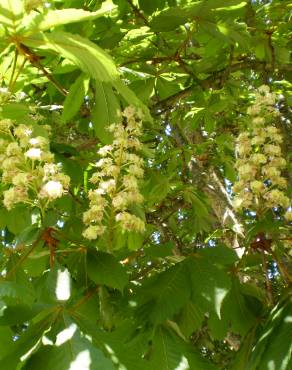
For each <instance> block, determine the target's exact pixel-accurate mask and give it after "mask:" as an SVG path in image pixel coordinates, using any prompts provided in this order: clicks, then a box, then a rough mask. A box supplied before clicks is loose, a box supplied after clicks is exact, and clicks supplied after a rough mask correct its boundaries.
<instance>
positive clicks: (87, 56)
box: [22, 31, 119, 82]
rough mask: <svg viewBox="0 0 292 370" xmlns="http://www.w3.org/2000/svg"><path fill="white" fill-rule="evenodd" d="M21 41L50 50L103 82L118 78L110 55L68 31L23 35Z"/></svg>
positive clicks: (33, 46) (30, 45)
mask: <svg viewBox="0 0 292 370" xmlns="http://www.w3.org/2000/svg"><path fill="white" fill-rule="evenodd" d="M22 43H23V44H24V45H26V46H28V47H32V48H37V49H40V50H51V51H53V52H56V53H57V54H59V55H61V56H62V57H64V58H67V59H69V60H71V61H72V62H73V63H74V64H76V65H77V66H78V67H79V68H80V69H81V70H82V71H83V72H85V73H87V74H88V75H89V76H90V77H92V78H94V79H96V80H99V81H105V82H112V81H115V80H118V79H119V73H118V71H117V69H116V66H115V64H114V62H113V60H112V59H111V57H110V56H109V55H108V54H107V53H106V52H105V51H104V50H102V49H101V48H100V47H98V46H97V45H96V44H94V43H93V42H91V41H89V40H87V39H85V38H83V37H81V36H78V35H73V34H71V33H69V32H60V31H58V32H57V31H55V32H52V33H49V34H44V33H38V34H35V35H31V36H29V37H25V38H23V40H22Z"/></svg>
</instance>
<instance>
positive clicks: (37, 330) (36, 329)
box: [0, 308, 58, 370]
mask: <svg viewBox="0 0 292 370" xmlns="http://www.w3.org/2000/svg"><path fill="white" fill-rule="evenodd" d="M57 314H58V313H57V310H56V309H55V308H50V309H47V310H44V311H42V313H41V314H39V315H38V316H36V317H35V318H34V319H33V320H32V322H31V325H30V326H29V328H28V329H27V330H26V331H25V332H24V333H23V334H21V335H20V337H17V338H15V340H14V343H13V345H10V346H9V347H7V349H6V350H5V352H3V356H1V357H0V369H5V370H16V369H17V368H19V364H20V362H21V358H22V356H24V355H26V354H27V353H28V352H29V351H31V350H32V349H33V348H34V346H35V345H36V344H37V343H38V341H39V339H40V338H41V336H42V335H43V334H44V332H45V330H47V329H48V328H49V327H50V326H51V323H52V322H53V321H54V319H55V318H56V315H57Z"/></svg>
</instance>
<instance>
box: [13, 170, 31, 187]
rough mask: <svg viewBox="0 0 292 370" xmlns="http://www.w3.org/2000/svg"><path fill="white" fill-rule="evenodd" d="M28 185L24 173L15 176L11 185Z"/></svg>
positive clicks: (26, 176)
mask: <svg viewBox="0 0 292 370" xmlns="http://www.w3.org/2000/svg"><path fill="white" fill-rule="evenodd" d="M27 183H28V174H27V173H25V172H19V173H18V174H17V175H15V176H14V177H13V179H12V184H13V185H16V186H18V185H22V186H23V185H24V186H25V185H27Z"/></svg>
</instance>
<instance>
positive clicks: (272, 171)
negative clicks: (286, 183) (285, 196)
mask: <svg viewBox="0 0 292 370" xmlns="http://www.w3.org/2000/svg"><path fill="white" fill-rule="evenodd" d="M262 172H263V174H264V175H266V177H267V178H277V177H279V176H280V175H281V172H280V171H278V169H277V168H276V167H271V166H265V167H263V169H262Z"/></svg>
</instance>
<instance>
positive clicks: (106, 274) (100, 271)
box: [87, 250, 128, 291]
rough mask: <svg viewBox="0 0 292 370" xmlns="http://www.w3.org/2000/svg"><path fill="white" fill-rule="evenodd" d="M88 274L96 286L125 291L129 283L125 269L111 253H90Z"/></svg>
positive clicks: (88, 256)
mask: <svg viewBox="0 0 292 370" xmlns="http://www.w3.org/2000/svg"><path fill="white" fill-rule="evenodd" d="M87 272H88V276H89V278H90V279H91V280H93V281H94V282H95V283H96V284H104V285H106V286H108V287H110V288H115V289H118V290H120V291H123V289H124V287H125V286H126V285H127V283H128V276H127V273H126V271H125V268H124V267H123V266H122V265H121V264H120V263H119V261H118V260H117V259H116V258H115V257H114V256H113V255H112V254H109V253H104V252H97V251H94V250H92V251H89V252H88V255H87Z"/></svg>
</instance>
